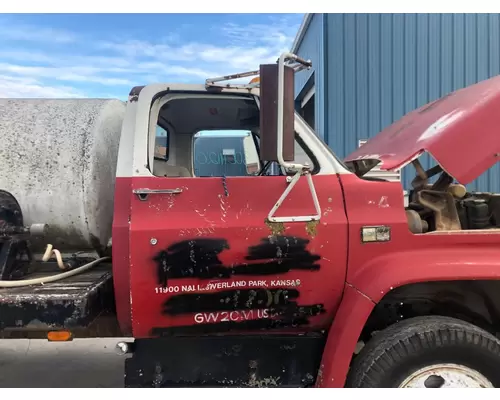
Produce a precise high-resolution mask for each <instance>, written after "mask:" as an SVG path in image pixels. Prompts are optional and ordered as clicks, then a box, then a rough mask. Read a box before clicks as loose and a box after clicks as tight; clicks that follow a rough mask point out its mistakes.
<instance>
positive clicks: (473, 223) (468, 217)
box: [405, 160, 500, 234]
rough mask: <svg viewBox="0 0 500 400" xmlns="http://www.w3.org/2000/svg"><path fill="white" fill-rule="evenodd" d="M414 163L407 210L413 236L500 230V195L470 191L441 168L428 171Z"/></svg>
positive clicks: (417, 162)
mask: <svg viewBox="0 0 500 400" xmlns="http://www.w3.org/2000/svg"><path fill="white" fill-rule="evenodd" d="M412 164H413V166H414V167H415V169H416V171H417V175H416V177H415V178H414V179H413V181H412V190H411V191H410V193H409V201H408V206H407V207H406V208H405V210H406V218H407V220H408V227H409V229H410V231H411V232H412V233H415V234H421V233H430V232H436V231H460V230H480V229H483V230H484V229H498V228H500V194H498V193H483V192H468V191H467V189H466V188H465V186H464V185H461V184H457V183H454V179H453V178H452V177H451V176H450V175H449V174H448V173H447V172H446V171H444V170H443V169H442V167H441V166H439V165H437V166H435V167H432V168H430V169H429V170H424V168H423V167H422V165H421V164H420V162H419V160H414V161H413V162H412ZM433 177H437V179H436V180H435V182H434V183H432V184H431V183H429V180H430V179H431V178H433Z"/></svg>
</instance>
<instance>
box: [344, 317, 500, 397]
mask: <svg viewBox="0 0 500 400" xmlns="http://www.w3.org/2000/svg"><path fill="white" fill-rule="evenodd" d="M462 345H463V346H467V347H470V346H474V347H481V348H483V349H485V350H487V351H489V352H491V353H493V354H495V355H497V356H499V360H500V340H498V339H497V338H496V337H494V336H493V335H491V334H490V333H488V332H486V331H484V330H483V329H481V328H478V327H476V326H475V325H472V324H470V323H468V322H465V321H462V320H458V319H455V318H450V317H441V316H424V317H415V318H411V319H408V320H404V321H401V322H398V323H396V324H394V325H391V326H390V327H388V328H386V329H385V330H384V331H381V332H378V333H377V335H375V336H374V337H373V338H372V339H371V340H370V341H369V342H368V343H367V344H366V345H365V346H364V348H363V349H362V351H361V352H360V354H359V355H358V356H357V357H356V358H355V360H354V361H353V363H352V366H351V370H350V372H349V376H348V379H347V384H346V386H347V387H364V388H369V387H379V386H378V385H379V384H380V382H381V381H382V379H383V377H384V375H385V372H386V371H389V370H391V369H393V368H395V366H396V365H397V364H398V362H400V361H402V360H403V359H404V358H406V357H408V356H415V355H417V354H419V353H421V352H428V351H429V350H431V351H432V349H433V348H437V347H450V346H462Z"/></svg>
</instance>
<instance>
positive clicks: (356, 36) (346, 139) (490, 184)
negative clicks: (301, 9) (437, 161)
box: [296, 14, 500, 192]
mask: <svg viewBox="0 0 500 400" xmlns="http://www.w3.org/2000/svg"><path fill="white" fill-rule="evenodd" d="M321 16H322V17H321ZM321 27H324V28H326V32H327V34H326V37H323V35H322V32H323V29H322V28H321ZM323 46H325V48H326V51H325V57H326V59H325V60H323V61H324V62H325V65H326V66H327V68H326V69H325V71H323V69H322V67H323V65H322V63H321V61H322V59H321V54H318V52H320V51H321V49H322V47H323ZM299 53H300V55H301V56H303V57H308V58H311V59H312V60H313V62H315V79H316V91H317V93H318V92H319V93H320V95H319V96H318V94H317V95H316V110H317V111H316V120H317V126H318V128H319V129H318V131H320V135H321V136H323V134H324V133H325V132H326V138H325V140H326V141H327V143H328V144H329V145H330V146H331V147H332V148H333V149H334V151H335V152H336V153H337V154H338V155H339V156H341V157H344V156H345V155H347V154H349V153H350V152H352V151H353V150H354V149H355V148H356V147H357V144H358V141H359V140H362V139H366V138H370V137H373V136H374V135H375V134H377V133H378V132H379V131H380V130H382V129H383V128H384V127H386V126H387V125H389V124H391V123H392V122H394V121H396V120H397V119H399V118H400V117H402V116H403V115H404V114H406V113H407V112H409V111H411V110H413V109H415V108H417V107H419V106H421V105H423V104H425V103H428V102H429V101H432V100H435V99H437V98H439V97H441V96H443V95H445V94H447V93H449V92H451V91H453V90H456V89H459V88H462V87H465V86H467V85H470V84H473V83H475V82H478V81H480V80H483V79H487V78H489V77H492V76H494V75H498V74H500V14H315V15H314V16H313V20H312V21H311V24H310V26H309V28H308V32H307V33H306V35H305V36H304V39H303V42H302V44H301V46H300V48H299ZM316 60H318V61H319V62H317V61H316ZM325 72H326V73H325ZM302 74H304V75H302V76H300V74H298V75H297V79H296V91H297V93H299V91H300V89H301V88H302V87H303V85H304V84H305V82H306V80H307V76H306V75H305V74H307V73H302ZM321 83H322V84H323V87H322V85H321ZM324 88H326V91H325V90H323V89H324ZM325 94H327V96H325ZM325 111H326V112H325ZM450 151H453V149H450ZM425 163H426V164H427V165H428V166H430V165H431V164H430V161H429V159H428V158H427V159H426V160H425ZM407 172H409V173H406V174H404V175H403V182H404V185H405V187H406V188H408V187H409V183H410V180H411V178H412V174H413V171H412V169H411V168H409V171H407ZM470 188H471V189H474V190H491V191H498V192H500V168H499V167H498V165H497V166H495V167H493V168H492V169H491V170H490V171H489V172H488V173H486V174H484V175H483V176H481V177H480V178H479V179H478V180H477V181H476V182H474V183H473V184H472V185H470Z"/></svg>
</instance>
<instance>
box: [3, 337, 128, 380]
mask: <svg viewBox="0 0 500 400" xmlns="http://www.w3.org/2000/svg"><path fill="white" fill-rule="evenodd" d="M119 341H120V339H119V338H113V339H79V340H74V341H73V342H68V343H54V342H48V341H47V340H27V339H22V340H14V339H13V340H0V388H23V387H25V388H37V387H38V388H47V387H54V388H57V387H60V388H64V387H65V388H73V387H78V388H103V387H105V388H117V387H118V388H119V387H123V371H124V366H123V365H124V361H125V358H124V357H123V356H119V355H117V354H116V353H115V352H114V348H115V345H116V343H117V342H119Z"/></svg>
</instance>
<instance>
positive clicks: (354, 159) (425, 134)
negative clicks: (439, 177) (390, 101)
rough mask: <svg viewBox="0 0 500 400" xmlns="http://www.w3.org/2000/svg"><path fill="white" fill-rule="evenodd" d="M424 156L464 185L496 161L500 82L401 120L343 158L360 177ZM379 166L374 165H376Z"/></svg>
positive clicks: (475, 87)
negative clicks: (427, 154) (374, 169)
mask: <svg viewBox="0 0 500 400" xmlns="http://www.w3.org/2000/svg"><path fill="white" fill-rule="evenodd" d="M425 151H427V152H428V153H429V154H431V156H432V157H434V159H435V160H436V161H437V162H438V163H439V165H440V166H441V167H442V168H443V170H444V171H446V172H447V173H448V174H449V175H450V176H452V177H453V178H454V179H456V180H457V181H458V182H459V183H461V184H463V185H466V184H468V183H470V182H472V181H473V180H475V179H476V178H477V177H478V176H479V175H481V174H482V173H483V172H485V171H486V170H488V169H489V168H490V167H492V166H493V165H494V164H495V163H496V162H497V161H498V160H499V157H500V76H496V77H494V78H491V79H488V80H485V81H482V82H479V83H477V84H475V85H472V86H468V87H466V88H464V89H460V90H457V91H455V92H452V93H450V94H449V95H447V96H445V97H442V98H441V99H439V100H436V101H434V102H432V103H429V104H427V105H425V106H423V107H421V108H419V109H417V110H415V111H412V112H410V113H408V114H406V115H405V116H404V117H403V118H401V119H400V120H399V121H396V122H395V123H394V124H392V125H390V126H389V127H387V128H386V129H384V130H383V131H382V132H380V133H379V134H378V135H377V136H375V137H374V138H372V139H370V140H369V141H368V142H367V143H366V144H364V145H363V146H361V147H360V148H359V149H357V150H356V151H354V152H353V153H351V154H350V155H349V156H347V157H346V158H345V162H346V163H348V164H350V163H352V164H354V165H356V168H357V169H358V171H359V172H361V173H362V174H363V173H366V172H367V171H368V170H370V169H371V168H373V167H374V166H375V165H378V167H379V168H380V169H382V170H387V171H390V170H395V169H400V168H402V167H404V166H405V165H407V164H408V163H410V162H412V161H413V160H414V159H416V158H417V157H419V156H420V155H421V154H422V153H423V152H425ZM379 161H380V163H379Z"/></svg>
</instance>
